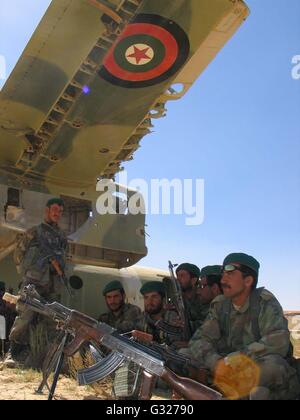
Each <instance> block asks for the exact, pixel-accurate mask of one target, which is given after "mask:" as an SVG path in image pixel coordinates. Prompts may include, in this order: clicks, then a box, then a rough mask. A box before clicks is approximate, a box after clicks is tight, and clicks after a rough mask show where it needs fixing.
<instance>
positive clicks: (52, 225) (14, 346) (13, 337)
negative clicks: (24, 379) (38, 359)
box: [4, 198, 67, 367]
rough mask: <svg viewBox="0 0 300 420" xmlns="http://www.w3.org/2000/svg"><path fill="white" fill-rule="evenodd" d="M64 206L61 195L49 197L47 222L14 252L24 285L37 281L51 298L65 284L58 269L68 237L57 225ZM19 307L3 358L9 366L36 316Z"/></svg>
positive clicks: (26, 339) (31, 231)
mask: <svg viewBox="0 0 300 420" xmlns="http://www.w3.org/2000/svg"><path fill="white" fill-rule="evenodd" d="M63 210H64V203H63V201H62V200H61V199H60V198H53V199H51V200H49V201H48V202H47V204H46V209H45V220H44V222H43V223H42V224H41V225H39V226H36V227H33V228H32V229H29V230H28V231H27V232H26V234H25V235H24V236H22V237H21V238H20V240H19V242H18V245H17V248H16V251H15V255H14V259H15V263H16V265H17V270H18V272H19V273H20V274H22V275H23V279H22V283H21V289H22V288H23V287H25V286H27V285H34V286H35V287H36V289H37V292H38V293H39V294H40V295H41V296H42V297H43V298H45V299H46V300H47V301H50V302H51V301H54V300H55V301H59V300H60V294H61V288H62V285H61V277H60V276H59V274H58V271H57V270H61V271H63V270H64V269H65V256H66V248H67V238H66V236H65V234H64V233H63V231H62V230H61V229H60V228H59V226H58V223H59V221H60V220H61V217H62V214H63ZM17 310H18V312H19V316H18V317H17V318H16V320H15V323H14V325H13V327H12V330H11V333H10V336H9V340H10V351H9V353H8V355H7V358H6V360H5V362H4V364H5V366H7V367H15V365H16V362H15V359H16V360H17V359H18V357H19V356H20V353H21V352H22V351H23V350H24V347H26V346H28V345H29V327H30V326H31V325H32V323H33V321H34V319H35V318H36V317H35V314H34V312H32V311H30V310H29V309H27V308H24V307H17Z"/></svg>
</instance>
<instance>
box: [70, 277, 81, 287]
mask: <svg viewBox="0 0 300 420" xmlns="http://www.w3.org/2000/svg"><path fill="white" fill-rule="evenodd" d="M69 282H70V286H71V287H72V289H74V290H80V289H82V288H83V281H82V279H81V278H80V277H78V276H71V277H70V279H69Z"/></svg>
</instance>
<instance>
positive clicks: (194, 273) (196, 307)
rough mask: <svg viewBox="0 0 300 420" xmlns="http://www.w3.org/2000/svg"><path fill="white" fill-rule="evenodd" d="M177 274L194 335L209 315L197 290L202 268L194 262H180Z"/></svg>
mask: <svg viewBox="0 0 300 420" xmlns="http://www.w3.org/2000/svg"><path fill="white" fill-rule="evenodd" d="M176 276H177V280H178V282H179V284H180V286H181V290H182V296H183V300H184V305H185V308H186V311H187V316H188V319H189V324H190V329H191V335H193V334H194V332H195V331H196V329H197V328H198V327H199V325H200V324H201V323H202V322H203V321H204V319H205V317H206V315H207V311H206V310H204V309H205V308H203V306H202V304H199V299H198V296H197V292H196V290H197V285H198V283H199V278H200V268H199V267H197V266H196V265H194V264H189V263H184V264H180V265H179V266H178V267H177V269H176Z"/></svg>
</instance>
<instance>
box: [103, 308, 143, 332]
mask: <svg viewBox="0 0 300 420" xmlns="http://www.w3.org/2000/svg"><path fill="white" fill-rule="evenodd" d="M141 313H142V311H141V310H140V308H139V307H138V306H135V305H131V304H130V303H126V304H125V305H124V306H123V308H122V310H121V311H120V313H119V314H118V316H115V315H114V313H113V312H111V311H109V312H106V313H104V314H102V315H100V317H99V321H100V322H105V324H108V325H110V326H111V327H113V328H116V330H118V332H120V333H125V332H129V331H132V330H134V329H135V322H136V320H137V319H138V318H139V317H140V316H141Z"/></svg>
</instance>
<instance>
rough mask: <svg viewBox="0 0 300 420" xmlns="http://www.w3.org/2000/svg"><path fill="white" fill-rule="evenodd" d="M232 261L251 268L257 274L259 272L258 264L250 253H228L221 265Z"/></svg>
mask: <svg viewBox="0 0 300 420" xmlns="http://www.w3.org/2000/svg"><path fill="white" fill-rule="evenodd" d="M234 263H237V264H241V265H245V266H246V267H249V268H251V269H252V270H253V271H255V272H256V273H257V274H258V273H259V268H260V264H259V262H258V261H257V260H256V259H255V258H254V257H251V255H247V254H242V253H236V254H230V255H228V256H227V257H226V258H225V260H224V263H223V265H229V264H234Z"/></svg>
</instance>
